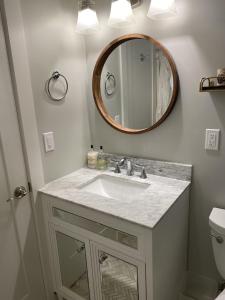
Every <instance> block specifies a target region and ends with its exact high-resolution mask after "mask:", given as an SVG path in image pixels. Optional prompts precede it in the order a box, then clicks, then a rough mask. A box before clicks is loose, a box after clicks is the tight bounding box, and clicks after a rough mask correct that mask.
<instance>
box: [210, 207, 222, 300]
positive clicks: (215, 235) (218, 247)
mask: <svg viewBox="0 0 225 300" xmlns="http://www.w3.org/2000/svg"><path fill="white" fill-rule="evenodd" d="M209 225H210V227H211V236H212V245H213V251H214V256H215V261H216V266H217V269H218V271H219V273H220V275H221V276H222V278H224V280H225V209H220V208H213V210H212V212H211V214H210V216H209ZM216 300H225V290H224V291H223V292H222V293H221V294H220V295H219V296H218V297H217V298H216Z"/></svg>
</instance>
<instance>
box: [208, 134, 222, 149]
mask: <svg viewBox="0 0 225 300" xmlns="http://www.w3.org/2000/svg"><path fill="white" fill-rule="evenodd" d="M219 140H220V129H206V134H205V149H206V150H214V151H218V150H219Z"/></svg>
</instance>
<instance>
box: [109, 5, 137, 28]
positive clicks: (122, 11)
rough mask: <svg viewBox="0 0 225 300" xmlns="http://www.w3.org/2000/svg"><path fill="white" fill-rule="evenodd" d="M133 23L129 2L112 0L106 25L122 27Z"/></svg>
mask: <svg viewBox="0 0 225 300" xmlns="http://www.w3.org/2000/svg"><path fill="white" fill-rule="evenodd" d="M133 22H134V15H133V11H132V7H131V3H130V0H112V3H111V11H110V17H109V21H108V25H109V26H112V27H122V26H127V25H130V24H131V23H133Z"/></svg>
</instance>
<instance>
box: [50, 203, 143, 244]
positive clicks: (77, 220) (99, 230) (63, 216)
mask: <svg viewBox="0 0 225 300" xmlns="http://www.w3.org/2000/svg"><path fill="white" fill-rule="evenodd" d="M52 212H53V216H54V217H56V218H58V219H60V220H61V221H64V222H66V223H69V224H72V225H76V226H79V227H81V228H83V229H86V230H88V231H91V232H93V233H96V234H98V235H100V236H102V237H105V238H107V239H110V240H113V241H116V242H118V243H120V244H123V245H126V246H128V247H130V248H133V249H138V239H137V237H136V236H134V235H131V234H128V233H126V232H122V231H120V230H117V229H114V228H111V227H108V226H106V225H103V224H101V223H98V222H94V221H92V220H88V219H86V218H83V217H80V216H78V215H75V214H72V213H70V212H67V211H64V210H61V209H59V208H56V207H53V208H52Z"/></svg>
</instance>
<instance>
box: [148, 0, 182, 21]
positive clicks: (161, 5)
mask: <svg viewBox="0 0 225 300" xmlns="http://www.w3.org/2000/svg"><path fill="white" fill-rule="evenodd" d="M176 14H177V10H176V4H175V0H151V3H150V7H149V11H148V14H147V16H148V17H149V18H151V19H163V18H169V17H173V16H175V15H176Z"/></svg>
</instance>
